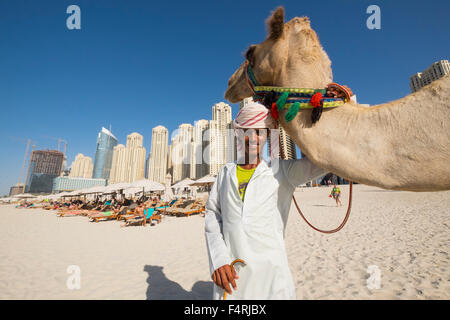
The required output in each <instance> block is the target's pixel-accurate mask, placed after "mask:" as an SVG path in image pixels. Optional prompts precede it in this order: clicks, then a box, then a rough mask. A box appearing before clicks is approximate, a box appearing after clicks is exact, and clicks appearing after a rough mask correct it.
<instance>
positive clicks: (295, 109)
mask: <svg viewBox="0 0 450 320" xmlns="http://www.w3.org/2000/svg"><path fill="white" fill-rule="evenodd" d="M298 110H300V102H296V103H293V104H291V106H290V107H289V110H288V112H286V114H285V115H284V119H286V122H289V121H291V120H292V119H294V118H295V116H296V115H297V113H298Z"/></svg>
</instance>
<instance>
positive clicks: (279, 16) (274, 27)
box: [266, 6, 284, 40]
mask: <svg viewBox="0 0 450 320" xmlns="http://www.w3.org/2000/svg"><path fill="white" fill-rule="evenodd" d="M266 24H267V29H268V30H269V35H268V38H269V39H272V40H277V39H278V38H279V37H281V35H282V34H283V27H284V8H283V7H281V6H280V7H278V8H276V9H275V11H273V12H272V14H271V16H270V17H269V18H267V20H266Z"/></svg>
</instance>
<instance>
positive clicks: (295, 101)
mask: <svg viewBox="0 0 450 320" xmlns="http://www.w3.org/2000/svg"><path fill="white" fill-rule="evenodd" d="M244 74H245V80H246V82H247V85H248V87H249V88H250V90H251V92H252V93H253V100H254V101H258V102H261V103H262V104H263V105H264V106H266V108H268V109H269V110H270V112H271V115H272V117H273V118H274V119H275V120H278V114H279V113H280V112H281V111H282V110H283V109H288V111H287V113H286V114H285V120H286V122H289V121H291V120H292V119H294V118H295V116H296V115H297V113H298V112H299V110H301V109H313V112H312V115H311V121H312V123H315V122H316V121H318V120H319V119H320V116H321V114H322V110H323V108H336V107H339V106H342V105H344V104H345V103H346V102H348V101H350V96H351V93H350V92H349V91H348V90H347V89H346V88H345V87H344V86H341V85H339V84H337V83H334V82H333V83H330V84H329V85H328V86H327V88H336V89H337V90H339V91H341V92H343V93H344V94H345V98H344V99H341V98H334V97H327V96H326V94H327V88H322V89H313V88H285V87H274V86H260V85H259V84H258V81H257V80H256V77H255V74H254V73H253V69H252V67H251V65H250V63H249V61H248V60H246V61H245V70H244Z"/></svg>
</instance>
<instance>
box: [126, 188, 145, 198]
mask: <svg viewBox="0 0 450 320" xmlns="http://www.w3.org/2000/svg"><path fill="white" fill-rule="evenodd" d="M139 192H142V188H133V187H130V188H126V189H124V190H123V194H124V195H125V196H126V197H129V196H134V195H135V194H136V193H139Z"/></svg>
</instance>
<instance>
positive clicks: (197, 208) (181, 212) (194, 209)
mask: <svg viewBox="0 0 450 320" xmlns="http://www.w3.org/2000/svg"><path fill="white" fill-rule="evenodd" d="M205 204H206V201H204V200H197V201H196V202H195V203H194V204H192V206H190V207H187V208H179V209H177V210H175V211H174V212H173V214H175V215H176V216H177V217H189V216H190V215H192V214H197V213H201V212H203V211H205Z"/></svg>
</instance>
